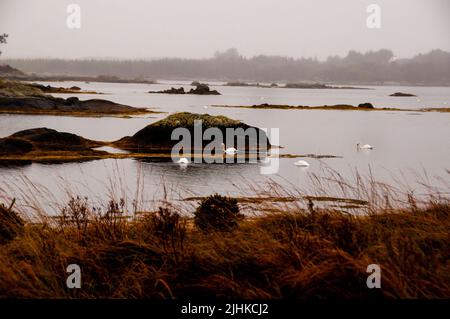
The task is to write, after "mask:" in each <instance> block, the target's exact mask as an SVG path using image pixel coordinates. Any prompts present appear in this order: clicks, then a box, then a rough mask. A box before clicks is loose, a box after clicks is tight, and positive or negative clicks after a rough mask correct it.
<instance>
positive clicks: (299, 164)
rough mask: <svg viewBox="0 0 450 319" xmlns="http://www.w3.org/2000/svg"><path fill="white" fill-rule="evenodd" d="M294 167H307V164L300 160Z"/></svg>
mask: <svg viewBox="0 0 450 319" xmlns="http://www.w3.org/2000/svg"><path fill="white" fill-rule="evenodd" d="M294 165H295V166H302V167H308V166H309V163H308V162H307V161H302V160H300V161H297V162H295V163H294Z"/></svg>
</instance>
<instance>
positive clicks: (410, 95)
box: [389, 92, 416, 97]
mask: <svg viewBox="0 0 450 319" xmlns="http://www.w3.org/2000/svg"><path fill="white" fill-rule="evenodd" d="M389 96H398V97H413V96H416V95H414V94H411V93H403V92H395V93H392V94H391V95H389Z"/></svg>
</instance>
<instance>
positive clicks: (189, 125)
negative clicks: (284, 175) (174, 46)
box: [114, 112, 270, 153]
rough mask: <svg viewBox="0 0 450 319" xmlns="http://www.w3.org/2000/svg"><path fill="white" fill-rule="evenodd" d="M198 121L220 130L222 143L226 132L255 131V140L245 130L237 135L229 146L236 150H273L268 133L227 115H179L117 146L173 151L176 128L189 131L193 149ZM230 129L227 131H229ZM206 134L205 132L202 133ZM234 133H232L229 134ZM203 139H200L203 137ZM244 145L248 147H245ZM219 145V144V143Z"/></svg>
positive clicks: (131, 148) (204, 125) (122, 140)
mask: <svg viewBox="0 0 450 319" xmlns="http://www.w3.org/2000/svg"><path fill="white" fill-rule="evenodd" d="M196 120H201V121H202V130H203V131H205V130H206V129H208V128H218V129H219V130H220V132H222V135H223V142H224V143H226V142H227V141H226V136H227V135H226V134H227V129H239V128H241V129H243V131H245V130H247V129H249V128H253V129H254V132H255V133H256V134H255V135H256V138H252V137H249V136H246V135H245V134H244V133H243V131H242V132H240V133H237V134H236V136H235V138H234V145H227V147H237V145H245V150H246V151H250V150H260V149H265V148H269V147H270V142H269V140H268V138H267V136H266V134H265V132H264V131H263V130H261V129H259V128H256V127H252V126H249V125H247V124H245V123H242V122H240V121H236V120H232V119H230V118H228V117H225V116H212V115H209V114H195V113H188V112H182V113H176V114H172V115H170V116H168V117H166V118H165V119H162V120H160V121H158V122H156V123H153V124H150V125H148V126H147V127H145V128H143V129H142V130H140V131H139V132H137V133H136V134H134V135H133V136H130V137H124V138H122V139H120V140H119V141H117V142H114V145H115V146H116V147H119V148H122V149H126V150H129V151H134V152H149V153H152V152H170V151H171V150H172V148H173V147H174V145H175V144H177V143H178V142H179V141H178V140H172V139H171V136H172V132H173V131H174V129H176V128H186V129H187V130H188V131H189V133H190V136H191V145H192V148H194V145H195V143H194V135H195V133H194V125H195V122H194V121H196ZM230 131H231V130H228V132H230ZM202 134H203V132H202ZM229 134H231V133H229ZM200 138H201V137H200ZM210 142H211V141H210V140H208V141H203V139H202V145H201V146H200V147H202V148H204V147H205V146H206V145H207V144H209V143H210ZM243 143H245V144H243ZM219 145H220V142H219Z"/></svg>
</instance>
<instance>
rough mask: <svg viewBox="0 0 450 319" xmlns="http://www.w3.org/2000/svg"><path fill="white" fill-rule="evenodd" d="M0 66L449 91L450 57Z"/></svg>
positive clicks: (352, 55)
mask: <svg viewBox="0 0 450 319" xmlns="http://www.w3.org/2000/svg"><path fill="white" fill-rule="evenodd" d="M0 62H1V63H4V64H10V65H12V66H14V67H16V68H19V69H21V70H23V71H25V72H31V73H37V74H58V75H83V76H98V75H107V76H118V77H121V78H147V79H215V80H224V81H232V80H242V81H259V82H275V81H284V82H296V81H315V82H329V83H372V84H383V83H405V84H418V85H450V52H445V51H442V50H433V51H431V52H429V53H427V54H419V55H417V56H415V57H413V58H410V59H396V58H395V57H394V54H393V52H392V51H389V50H385V49H383V50H379V51H375V52H373V51H370V52H367V53H359V52H355V51H350V52H349V53H348V54H347V56H345V57H338V56H332V57H329V58H328V59H326V60H325V61H319V60H317V59H313V58H299V59H296V58H290V57H282V56H265V55H259V56H254V57H252V58H245V57H242V56H241V55H240V54H239V53H238V52H237V50H236V49H229V50H227V51H224V52H218V53H216V54H215V55H214V57H212V58H208V59H182V58H161V59H154V60H96V59H92V60H86V59H85V60H63V59H9V60H6V59H3V60H1V61H0Z"/></svg>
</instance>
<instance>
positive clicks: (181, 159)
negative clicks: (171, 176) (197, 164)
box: [177, 157, 189, 164]
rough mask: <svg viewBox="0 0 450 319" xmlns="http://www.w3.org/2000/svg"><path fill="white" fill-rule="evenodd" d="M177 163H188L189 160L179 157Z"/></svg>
mask: <svg viewBox="0 0 450 319" xmlns="http://www.w3.org/2000/svg"><path fill="white" fill-rule="evenodd" d="M177 163H178V164H189V161H188V159H187V158H186V157H181V158H180V159H179V160H178V161H177Z"/></svg>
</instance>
